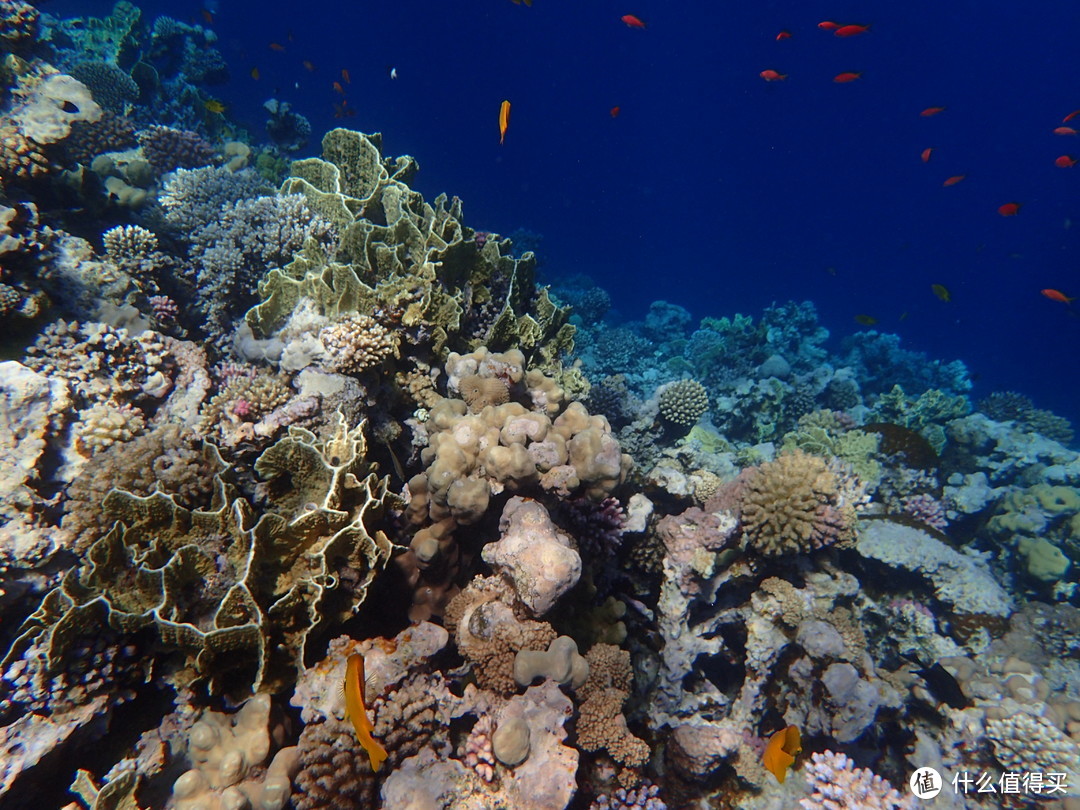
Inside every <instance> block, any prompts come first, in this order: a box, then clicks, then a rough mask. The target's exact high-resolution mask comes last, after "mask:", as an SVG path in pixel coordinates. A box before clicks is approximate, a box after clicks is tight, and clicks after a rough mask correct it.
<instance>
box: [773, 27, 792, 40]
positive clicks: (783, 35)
mask: <svg viewBox="0 0 1080 810" xmlns="http://www.w3.org/2000/svg"><path fill="white" fill-rule="evenodd" d="M782 39H791V32H790V31H788V30H784V31H781V32H780V33H779V34H777V35H776V41H777V42H779V41H780V40H782Z"/></svg>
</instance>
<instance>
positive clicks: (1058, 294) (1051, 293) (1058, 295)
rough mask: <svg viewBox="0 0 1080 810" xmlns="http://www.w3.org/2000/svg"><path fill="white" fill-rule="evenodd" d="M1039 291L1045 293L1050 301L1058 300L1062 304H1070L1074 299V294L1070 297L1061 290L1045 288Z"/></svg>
mask: <svg viewBox="0 0 1080 810" xmlns="http://www.w3.org/2000/svg"><path fill="white" fill-rule="evenodd" d="M1039 292H1041V293H1042V294H1043V295H1045V296H1046V297H1047V298H1049V299H1050V300H1051V301H1058V302H1060V303H1062V304H1071V303H1072V302H1073V301H1075V300H1076V297H1075V296H1074V297H1072V298H1070V297H1069V296H1067V295H1066V294H1065V293H1063V292H1062V291H1061V290H1052V289H1046V290H1039Z"/></svg>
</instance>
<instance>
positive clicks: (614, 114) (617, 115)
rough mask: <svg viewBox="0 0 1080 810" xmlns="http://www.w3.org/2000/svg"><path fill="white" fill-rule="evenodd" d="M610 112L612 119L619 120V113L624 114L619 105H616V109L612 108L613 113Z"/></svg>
mask: <svg viewBox="0 0 1080 810" xmlns="http://www.w3.org/2000/svg"><path fill="white" fill-rule="evenodd" d="M610 112H611V117H612V118H618V117H619V113H620V112H622V110H621V109H619V105H618V104H616V105H615V106H614V107H612V108H611V111H610Z"/></svg>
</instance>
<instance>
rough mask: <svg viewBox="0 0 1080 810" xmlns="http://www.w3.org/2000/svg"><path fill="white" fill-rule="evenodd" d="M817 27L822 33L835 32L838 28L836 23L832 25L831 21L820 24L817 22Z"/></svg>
mask: <svg viewBox="0 0 1080 810" xmlns="http://www.w3.org/2000/svg"><path fill="white" fill-rule="evenodd" d="M817 27H818V28H820V29H821V30H822V31H835V30H836V29H837V28H839V27H840V26H839V25H838V24H837V23H834V22H833V21H832V20H823V21H822V22H819V23H818V24H817Z"/></svg>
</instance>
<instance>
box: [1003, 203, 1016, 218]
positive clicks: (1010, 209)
mask: <svg viewBox="0 0 1080 810" xmlns="http://www.w3.org/2000/svg"><path fill="white" fill-rule="evenodd" d="M998 213H999V214H1001V215H1002V216H1003V217H1015V216H1016V215H1017V214H1019V213H1020V203H1018V202H1010V203H1005V204H1004V205H999V206H998Z"/></svg>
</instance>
